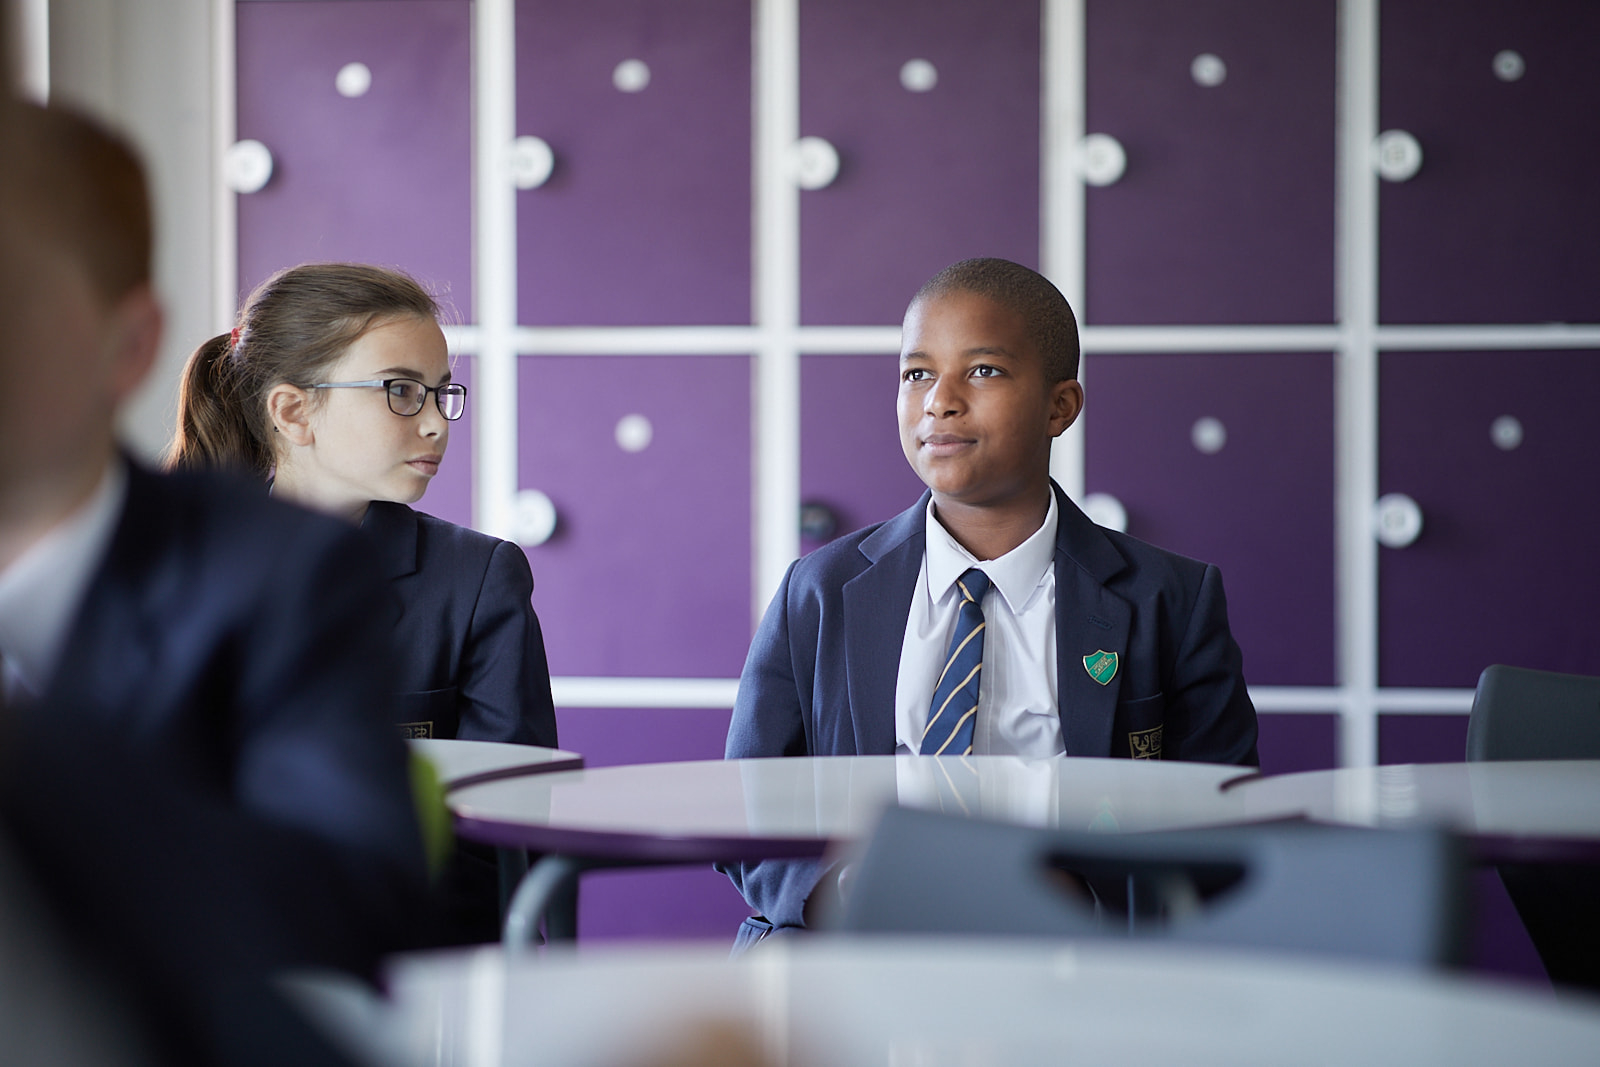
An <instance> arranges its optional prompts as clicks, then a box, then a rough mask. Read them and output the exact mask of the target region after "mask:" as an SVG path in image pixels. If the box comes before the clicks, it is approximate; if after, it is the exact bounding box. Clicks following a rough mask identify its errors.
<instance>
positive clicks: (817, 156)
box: [789, 137, 839, 189]
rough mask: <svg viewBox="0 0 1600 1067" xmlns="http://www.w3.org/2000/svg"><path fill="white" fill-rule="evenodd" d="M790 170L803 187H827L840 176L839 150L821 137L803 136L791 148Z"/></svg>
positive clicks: (798, 183) (797, 183) (797, 182)
mask: <svg viewBox="0 0 1600 1067" xmlns="http://www.w3.org/2000/svg"><path fill="white" fill-rule="evenodd" d="M789 172H790V173H791V174H792V175H793V176H794V183H795V184H796V185H798V186H799V187H800V188H802V189H826V188H827V187H828V186H830V185H832V184H833V179H835V178H837V177H838V176H839V150H838V149H836V148H834V147H833V145H831V144H829V143H828V142H827V141H826V140H824V139H823V138H821V137H802V138H800V139H799V140H798V141H796V142H795V143H794V146H793V147H792V148H791V149H790V150H789Z"/></svg>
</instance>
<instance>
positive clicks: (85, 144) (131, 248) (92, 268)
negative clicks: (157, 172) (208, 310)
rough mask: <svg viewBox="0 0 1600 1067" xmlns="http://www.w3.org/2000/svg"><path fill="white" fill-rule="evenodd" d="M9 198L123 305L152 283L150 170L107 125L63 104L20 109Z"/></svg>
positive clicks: (7, 177) (7, 176)
mask: <svg viewBox="0 0 1600 1067" xmlns="http://www.w3.org/2000/svg"><path fill="white" fill-rule="evenodd" d="M9 110H10V120H11V121H10V126H11V129H10V131H9V132H10V134H11V137H10V141H11V145H10V147H11V149H12V150H13V152H14V155H13V158H12V159H11V161H10V165H8V166H7V167H5V168H4V174H3V176H0V178H3V182H0V183H3V184H4V185H5V186H6V189H5V192H6V194H7V197H8V198H9V199H11V203H12V205H13V206H14V207H16V208H19V209H22V207H23V205H25V210H19V213H20V214H23V215H25V216H26V218H25V220H23V221H24V225H27V226H28V227H29V228H30V229H32V230H33V231H34V232H35V233H37V234H38V235H39V236H40V237H42V238H43V239H44V240H46V241H48V242H50V243H51V244H53V245H54V246H55V247H57V248H60V249H62V250H63V251H65V252H66V253H67V254H68V255H70V256H71V257H72V258H73V260H75V261H76V262H77V263H79V264H80V265H81V266H82V267H83V269H84V270H85V271H86V272H87V274H88V277H89V280H90V281H91V282H92V283H93V285H94V287H95V291H96V292H97V293H99V295H100V296H101V297H103V298H105V299H106V300H107V301H109V302H115V301H117V300H120V299H121V298H122V297H124V296H126V295H127V294H128V293H129V292H130V291H132V290H133V289H135V288H137V287H138V286H140V285H144V284H146V283H148V282H149V281H150V262H151V258H152V246H153V243H154V236H153V229H154V227H153V223H152V220H151V216H150V197H149V191H148V188H147V186H146V183H145V175H144V167H143V165H142V164H141V163H140V162H139V158H138V156H137V155H136V154H135V153H134V151H133V149H131V148H130V147H128V145H127V143H126V142H125V141H123V140H122V139H121V138H120V137H118V136H117V135H116V134H113V133H111V132H110V131H109V130H107V129H105V128H104V127H103V126H101V125H100V124H99V123H97V122H94V121H93V120H91V119H89V118H86V117H84V116H83V115H80V114H78V113H77V112H74V111H71V110H69V109H67V108H63V107H60V106H57V105H50V106H48V107H40V106H38V105H36V104H30V103H16V104H13V105H11V107H10V108H9Z"/></svg>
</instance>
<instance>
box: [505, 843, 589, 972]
mask: <svg viewBox="0 0 1600 1067" xmlns="http://www.w3.org/2000/svg"><path fill="white" fill-rule="evenodd" d="M587 866H588V865H587V864H585V863H584V861H583V860H580V859H578V858H577V857H574V856H560V855H556V854H554V853H551V854H549V855H545V856H541V857H540V858H539V862H538V863H535V864H534V865H533V869H532V870H530V871H529V872H528V873H527V876H526V877H524V878H523V879H522V884H521V885H519V886H517V891H516V893H515V894H514V895H513V896H512V898H511V906H510V908H508V909H507V910H506V925H505V931H504V933H503V934H502V936H501V939H500V940H501V944H503V945H504V946H505V947H506V948H508V949H519V948H526V947H528V946H529V945H531V944H532V943H533V940H534V937H535V936H536V935H537V933H538V930H539V920H540V919H542V918H544V917H545V915H546V914H547V913H548V912H549V911H550V910H551V908H552V906H555V905H558V904H561V903H563V902H570V905H571V906H570V908H567V909H563V910H565V911H566V912H567V916H566V917H567V921H566V922H565V923H562V922H559V921H558V922H556V923H555V924H553V925H555V926H556V927H558V928H559V927H560V926H568V927H569V929H568V930H559V929H553V930H552V931H551V937H552V939H554V938H555V937H556V936H557V935H558V934H565V935H566V937H567V938H569V939H570V938H571V937H575V936H576V934H577V930H576V926H577V912H578V909H577V904H576V900H577V896H576V894H577V886H578V875H580V874H582V873H583V871H584V870H585V869H586V868H587Z"/></svg>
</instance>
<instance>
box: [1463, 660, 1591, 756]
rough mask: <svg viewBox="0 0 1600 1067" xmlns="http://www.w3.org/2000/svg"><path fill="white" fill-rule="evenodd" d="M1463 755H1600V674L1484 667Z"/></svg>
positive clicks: (1473, 701)
mask: <svg viewBox="0 0 1600 1067" xmlns="http://www.w3.org/2000/svg"><path fill="white" fill-rule="evenodd" d="M1467 759H1468V760H1471V761H1479V760H1541V759H1600V678H1593V677H1590V676H1589V675H1585V674H1556V673H1555V672H1553V671H1534V670H1528V669H1526V668H1524V667H1507V666H1505V665H1503V664H1498V663H1497V664H1495V665H1494V666H1492V667H1489V668H1488V669H1487V670H1485V671H1484V672H1483V674H1481V675H1480V676H1479V677H1478V690H1477V692H1476V693H1474V694H1473V697H1472V716H1471V718H1469V719H1468V720H1467Z"/></svg>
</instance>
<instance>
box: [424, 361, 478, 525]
mask: <svg viewBox="0 0 1600 1067" xmlns="http://www.w3.org/2000/svg"><path fill="white" fill-rule="evenodd" d="M450 374H451V379H452V380H453V381H457V382H460V383H461V384H462V385H465V386H466V387H467V410H466V412H465V413H464V414H463V415H462V416H461V417H460V418H459V419H457V420H456V421H455V422H452V423H451V424H450V445H449V447H448V448H447V449H446V450H445V454H444V462H443V463H441V464H439V473H438V474H435V475H434V476H433V481H431V482H429V483H428V491H427V492H426V493H425V494H423V497H422V499H421V500H419V501H417V502H416V503H415V504H413V505H411V506H412V507H414V508H416V509H417V510H418V511H425V512H427V513H428V514H429V515H435V516H437V517H439V518H441V519H444V520H445V521H446V522H453V523H455V524H456V525H457V526H471V525H472V420H473V408H474V406H475V405H476V404H477V403H478V401H479V400H480V399H481V398H480V397H479V396H478V395H477V394H476V393H474V392H473V391H472V357H471V356H451V357H450ZM428 403H430V404H431V403H433V398H432V397H431V396H430V397H429V398H428Z"/></svg>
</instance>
